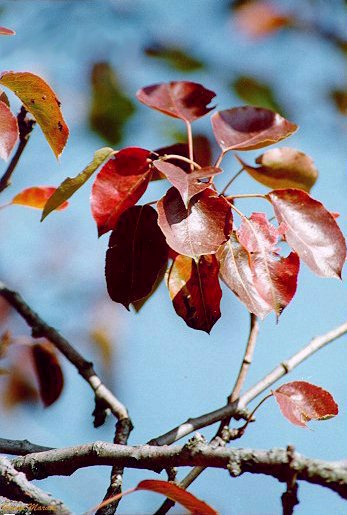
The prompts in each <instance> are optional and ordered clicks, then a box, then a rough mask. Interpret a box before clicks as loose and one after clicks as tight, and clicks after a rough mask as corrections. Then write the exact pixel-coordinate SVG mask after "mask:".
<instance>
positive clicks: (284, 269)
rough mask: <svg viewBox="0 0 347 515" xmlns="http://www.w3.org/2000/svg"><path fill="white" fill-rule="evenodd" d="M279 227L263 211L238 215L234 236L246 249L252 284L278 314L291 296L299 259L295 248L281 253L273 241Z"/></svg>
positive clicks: (276, 238)
mask: <svg viewBox="0 0 347 515" xmlns="http://www.w3.org/2000/svg"><path fill="white" fill-rule="evenodd" d="M281 232H282V230H281V227H279V228H278V229H276V227H274V226H273V225H271V224H270V223H269V222H268V220H267V219H266V216H265V215H264V214H263V213H253V214H252V216H251V217H250V218H249V219H247V218H243V219H242V224H241V227H240V229H239V231H238V239H239V241H240V243H241V245H242V246H243V247H245V249H246V250H247V251H248V252H249V260H250V267H251V270H252V273H253V280H254V285H255V287H256V289H257V291H258V293H259V295H260V296H261V297H262V298H263V299H264V300H265V302H266V303H267V304H269V305H270V306H272V308H273V309H274V311H275V313H276V314H277V315H280V314H281V313H282V311H283V309H284V308H285V307H286V306H287V305H288V304H289V302H290V301H291V300H292V298H293V296H294V294H295V291H296V285H297V276H298V273H299V266H300V261H299V258H298V256H297V254H296V253H295V252H292V253H291V254H289V256H288V257H281V256H280V255H279V254H278V252H277V249H276V248H275V245H276V244H277V240H278V236H279V234H280V233H281Z"/></svg>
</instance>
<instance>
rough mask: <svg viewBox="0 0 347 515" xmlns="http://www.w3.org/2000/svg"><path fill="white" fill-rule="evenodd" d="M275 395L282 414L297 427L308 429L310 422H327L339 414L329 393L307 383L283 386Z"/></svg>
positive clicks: (293, 383)
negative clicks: (326, 420)
mask: <svg viewBox="0 0 347 515" xmlns="http://www.w3.org/2000/svg"><path fill="white" fill-rule="evenodd" d="M273 394H274V397H275V399H276V401H277V402H278V404H279V407H280V409H281V412H282V414H283V415H284V416H285V417H286V419H287V420H289V422H291V423H292V424H295V425H296V426H301V427H307V424H306V423H307V422H309V421H310V420H325V419H327V418H331V417H335V416H336V415H337V414H338V412H339V409H338V406H337V404H336V402H335V401H334V399H333V397H332V395H331V394H330V393H329V392H327V391H326V390H324V389H323V388H321V387H320V386H315V385H314V384H310V383H307V382H306V381H293V382H291V383H286V384H283V385H282V386H280V387H279V388H277V389H276V390H275V391H274V392H273Z"/></svg>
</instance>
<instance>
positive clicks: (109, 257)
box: [105, 205, 168, 309]
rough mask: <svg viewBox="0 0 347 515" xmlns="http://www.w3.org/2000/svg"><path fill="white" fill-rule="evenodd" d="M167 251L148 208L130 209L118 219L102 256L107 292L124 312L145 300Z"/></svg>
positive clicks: (152, 211)
mask: <svg viewBox="0 0 347 515" xmlns="http://www.w3.org/2000/svg"><path fill="white" fill-rule="evenodd" d="M167 255H168V248H167V245H166V242H165V238H164V236H163V234H162V232H161V230H160V229H159V227H158V224H157V213H156V211H155V209H153V208H152V207H151V206H148V205H146V206H134V207H131V208H129V209H127V211H125V212H124V213H123V214H122V215H121V216H120V218H119V220H118V223H117V225H116V228H115V229H114V230H113V232H112V234H111V236H110V242H109V248H108V250H107V253H106V269H105V273H106V282H107V290H108V293H109V295H110V297H111V299H112V300H114V301H115V302H120V303H121V304H123V305H124V306H125V307H126V308H127V309H129V304H131V303H132V302H134V301H136V300H139V299H142V298H143V297H146V295H148V294H149V293H150V292H151V291H152V288H153V286H154V284H155V281H156V279H157V277H158V274H159V272H160V271H161V269H162V267H163V266H164V264H165V263H166V260H167Z"/></svg>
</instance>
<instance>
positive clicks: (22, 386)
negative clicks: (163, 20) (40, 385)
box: [0, 340, 38, 409]
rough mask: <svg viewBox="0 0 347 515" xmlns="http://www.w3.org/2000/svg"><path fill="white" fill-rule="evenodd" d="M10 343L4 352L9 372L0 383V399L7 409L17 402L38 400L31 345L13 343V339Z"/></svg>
mask: <svg viewBox="0 0 347 515" xmlns="http://www.w3.org/2000/svg"><path fill="white" fill-rule="evenodd" d="M10 343H11V345H10V347H9V348H8V352H7V353H6V357H7V358H8V359H9V362H10V366H9V367H8V369H9V372H10V373H9V374H8V375H6V377H4V378H3V380H2V381H1V383H0V386H1V387H2V392H1V394H2V395H1V397H2V399H1V400H2V402H3V404H4V407H5V408H7V409H11V408H14V407H15V406H16V405H18V404H24V403H25V404H28V403H36V402H37V400H38V391H37V388H36V384H35V374H34V371H33V362H32V352H31V347H29V346H28V345H21V344H18V345H15V344H16V341H15V340H13V341H12V340H11V342H10ZM12 344H13V345H12Z"/></svg>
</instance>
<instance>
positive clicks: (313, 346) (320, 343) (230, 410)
mask: <svg viewBox="0 0 347 515" xmlns="http://www.w3.org/2000/svg"><path fill="white" fill-rule="evenodd" d="M346 333H347V322H344V323H343V324H342V325H340V326H338V327H336V328H335V329H332V330H331V331H329V332H328V333H325V334H323V335H322V336H317V337H316V338H313V340H312V341H311V342H310V343H309V344H308V345H307V346H306V347H304V348H303V349H301V350H300V351H299V352H297V353H296V354H294V355H293V356H292V357H291V358H289V359H288V360H286V361H283V362H282V363H280V364H279V365H278V366H277V367H276V368H274V369H273V370H272V371H271V372H270V373H269V374H267V375H266V376H265V377H264V378H263V379H262V380H261V381H259V382H258V383H257V384H256V385H254V386H253V387H252V388H250V389H249V390H248V391H247V392H246V393H244V394H243V395H242V396H241V397H240V399H239V400H236V401H235V402H233V403H232V404H227V405H226V406H223V407H222V408H219V409H217V410H215V411H211V412H209V413H206V414H204V415H200V416H199V417H196V418H190V419H188V420H187V421H186V422H183V423H182V424H180V425H179V426H177V427H175V428H174V429H171V430H170V431H168V432H167V433H165V434H163V435H161V436H158V437H156V438H154V439H152V440H151V441H150V443H151V444H153V445H169V444H171V443H173V442H176V441H177V440H179V439H180V438H183V437H184V436H187V435H189V434H190V433H193V432H194V431H197V430H199V429H201V428H203V427H206V426H210V425H211V424H214V423H215V422H218V421H220V420H222V419H223V418H227V417H233V418H235V415H236V416H238V414H240V408H241V409H242V408H245V406H247V404H248V403H249V402H250V401H252V400H253V399H255V398H256V397H257V396H258V395H260V394H261V393H262V392H263V391H264V390H266V389H267V388H269V387H270V386H272V385H273V384H274V383H275V382H276V381H278V380H279V379H280V378H281V377H283V376H284V375H286V374H288V373H289V372H291V371H292V370H293V369H294V368H296V367H297V366H298V365H300V364H301V363H302V362H303V361H305V360H306V359H307V358H309V357H310V356H312V355H313V354H314V353H315V352H317V351H319V350H320V349H322V348H323V347H325V346H326V345H328V344H329V343H331V342H333V341H334V340H337V339H338V338H340V337H341V336H343V335H344V334H346ZM241 413H242V411H241Z"/></svg>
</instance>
